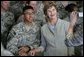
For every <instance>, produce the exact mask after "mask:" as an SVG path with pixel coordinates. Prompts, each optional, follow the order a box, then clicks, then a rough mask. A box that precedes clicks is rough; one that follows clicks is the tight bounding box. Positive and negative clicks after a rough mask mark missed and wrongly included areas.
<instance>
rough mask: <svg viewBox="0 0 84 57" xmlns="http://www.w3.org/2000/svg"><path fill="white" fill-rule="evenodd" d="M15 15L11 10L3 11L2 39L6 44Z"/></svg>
mask: <svg viewBox="0 0 84 57" xmlns="http://www.w3.org/2000/svg"><path fill="white" fill-rule="evenodd" d="M13 23H14V15H13V14H12V13H11V12H8V11H7V12H1V38H2V39H1V41H2V43H3V45H4V46H6V42H7V35H8V33H9V31H10V29H11V27H12V26H13Z"/></svg>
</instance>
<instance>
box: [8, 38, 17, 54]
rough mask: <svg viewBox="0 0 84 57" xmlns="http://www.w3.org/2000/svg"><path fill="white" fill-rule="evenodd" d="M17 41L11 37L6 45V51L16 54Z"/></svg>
mask: <svg viewBox="0 0 84 57" xmlns="http://www.w3.org/2000/svg"><path fill="white" fill-rule="evenodd" d="M17 44H18V39H17V38H16V37H13V38H12V39H11V40H10V41H9V42H8V43H7V50H9V51H10V52H12V53H13V54H14V55H17V54H18V46H17Z"/></svg>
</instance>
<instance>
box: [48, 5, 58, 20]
mask: <svg viewBox="0 0 84 57" xmlns="http://www.w3.org/2000/svg"><path fill="white" fill-rule="evenodd" d="M47 15H48V17H49V19H55V18H56V16H57V11H56V8H55V7H54V6H52V7H50V8H49V9H47Z"/></svg>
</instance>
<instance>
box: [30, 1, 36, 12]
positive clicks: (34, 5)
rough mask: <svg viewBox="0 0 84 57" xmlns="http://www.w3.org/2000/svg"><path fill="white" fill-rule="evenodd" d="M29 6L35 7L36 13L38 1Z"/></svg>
mask: <svg viewBox="0 0 84 57" xmlns="http://www.w3.org/2000/svg"><path fill="white" fill-rule="evenodd" d="M29 5H30V6H32V7H33V9H34V11H36V10H37V1H31V2H30V4H29Z"/></svg>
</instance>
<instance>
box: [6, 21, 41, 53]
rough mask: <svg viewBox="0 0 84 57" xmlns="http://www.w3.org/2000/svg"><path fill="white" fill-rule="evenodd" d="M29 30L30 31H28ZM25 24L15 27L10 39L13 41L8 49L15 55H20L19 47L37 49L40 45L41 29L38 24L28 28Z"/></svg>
mask: <svg viewBox="0 0 84 57" xmlns="http://www.w3.org/2000/svg"><path fill="white" fill-rule="evenodd" d="M27 29H28V30H27ZM27 29H26V25H25V23H24V22H20V23H19V24H17V25H15V26H14V27H13V28H12V30H11V31H10V34H9V36H8V38H10V39H11V40H10V41H9V42H8V44H7V49H8V50H9V51H11V52H12V53H13V54H15V55H17V54H18V47H20V46H24V45H28V46H30V47H31V49H32V48H37V47H38V46H39V45H40V36H39V34H40V28H39V26H38V25H37V24H36V23H33V25H31V26H28V27H27Z"/></svg>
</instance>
